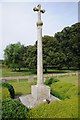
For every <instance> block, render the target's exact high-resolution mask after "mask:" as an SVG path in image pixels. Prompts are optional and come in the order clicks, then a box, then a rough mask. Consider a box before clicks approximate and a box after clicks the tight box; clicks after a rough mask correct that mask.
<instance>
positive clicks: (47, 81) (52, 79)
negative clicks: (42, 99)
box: [45, 77, 59, 85]
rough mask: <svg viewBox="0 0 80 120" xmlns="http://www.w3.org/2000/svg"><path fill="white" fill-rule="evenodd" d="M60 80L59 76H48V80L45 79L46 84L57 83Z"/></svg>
mask: <svg viewBox="0 0 80 120" xmlns="http://www.w3.org/2000/svg"><path fill="white" fill-rule="evenodd" d="M58 81H59V80H58V79H57V78H53V77H52V78H48V79H47V80H46V81H45V84H46V85H51V84H52V83H55V82H58Z"/></svg>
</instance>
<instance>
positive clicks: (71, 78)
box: [57, 75, 79, 86]
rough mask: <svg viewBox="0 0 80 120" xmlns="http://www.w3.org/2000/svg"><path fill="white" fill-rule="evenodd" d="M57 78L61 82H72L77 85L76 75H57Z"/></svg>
mask: <svg viewBox="0 0 80 120" xmlns="http://www.w3.org/2000/svg"><path fill="white" fill-rule="evenodd" d="M57 79H59V80H60V81H62V82H67V83H72V84H74V85H77V86H78V80H79V78H78V76H77V75H70V76H58V77H57Z"/></svg>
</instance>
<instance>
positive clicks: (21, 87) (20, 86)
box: [7, 76, 78, 96]
mask: <svg viewBox="0 0 80 120" xmlns="http://www.w3.org/2000/svg"><path fill="white" fill-rule="evenodd" d="M57 79H59V80H60V81H65V82H68V83H72V84H74V85H76V86H77V85H78V84H77V83H78V77H77V76H62V77H60V76H59V77H57ZM7 82H8V83H10V84H11V85H12V86H13V87H14V89H15V92H16V95H19V96H21V95H26V94H29V93H30V92H31V85H33V84H36V79H34V81H33V82H29V81H28V80H27V79H21V80H19V81H17V80H9V81H7Z"/></svg>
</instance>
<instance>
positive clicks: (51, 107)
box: [29, 97, 78, 118]
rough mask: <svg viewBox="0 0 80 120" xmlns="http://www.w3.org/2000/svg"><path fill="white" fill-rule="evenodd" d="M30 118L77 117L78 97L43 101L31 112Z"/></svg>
mask: <svg viewBox="0 0 80 120" xmlns="http://www.w3.org/2000/svg"><path fill="white" fill-rule="evenodd" d="M29 115H30V118H77V117H78V99H77V97H74V98H73V99H67V100H64V101H53V102H51V103H50V104H47V103H42V104H40V105H38V106H37V107H35V108H33V109H31V110H30V112H29Z"/></svg>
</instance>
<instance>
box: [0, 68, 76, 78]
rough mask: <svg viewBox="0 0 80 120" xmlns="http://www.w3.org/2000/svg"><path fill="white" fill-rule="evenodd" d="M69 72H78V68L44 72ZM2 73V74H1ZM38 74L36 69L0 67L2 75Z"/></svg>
mask: <svg viewBox="0 0 80 120" xmlns="http://www.w3.org/2000/svg"><path fill="white" fill-rule="evenodd" d="M67 72H77V70H48V71H47V73H45V71H44V74H51V73H57V74H60V73H67ZM1 73H2V74H1ZM34 74H36V70H28V69H27V68H23V69H21V71H12V70H11V69H10V68H7V67H3V68H0V77H1V76H2V77H8V76H27V75H34Z"/></svg>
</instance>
